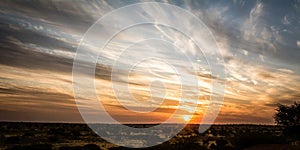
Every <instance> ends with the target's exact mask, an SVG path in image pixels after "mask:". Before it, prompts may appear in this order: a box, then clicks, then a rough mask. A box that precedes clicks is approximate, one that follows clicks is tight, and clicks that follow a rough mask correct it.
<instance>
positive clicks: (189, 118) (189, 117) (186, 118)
mask: <svg viewBox="0 0 300 150" xmlns="http://www.w3.org/2000/svg"><path fill="white" fill-rule="evenodd" d="M183 120H184V121H185V122H188V121H190V120H191V116H190V115H185V116H183Z"/></svg>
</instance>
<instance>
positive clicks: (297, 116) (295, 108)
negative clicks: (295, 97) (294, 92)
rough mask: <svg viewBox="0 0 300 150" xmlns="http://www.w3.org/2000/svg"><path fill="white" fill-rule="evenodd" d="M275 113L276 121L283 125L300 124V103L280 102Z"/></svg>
mask: <svg viewBox="0 0 300 150" xmlns="http://www.w3.org/2000/svg"><path fill="white" fill-rule="evenodd" d="M275 110H276V111H277V112H276V113H275V115H274V119H275V123H277V124H278V125H283V126H290V127H291V126H299V125H300V103H297V102H295V103H294V104H293V105H291V106H288V105H282V104H278V105H277V108H276V109H275Z"/></svg>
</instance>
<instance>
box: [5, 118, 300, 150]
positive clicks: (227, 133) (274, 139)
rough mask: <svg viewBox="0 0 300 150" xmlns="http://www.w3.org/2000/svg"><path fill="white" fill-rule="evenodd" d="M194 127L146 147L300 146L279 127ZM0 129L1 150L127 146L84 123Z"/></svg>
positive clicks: (82, 149)
mask: <svg viewBox="0 0 300 150" xmlns="http://www.w3.org/2000/svg"><path fill="white" fill-rule="evenodd" d="M104 126H105V125H104ZM134 126H135V127H145V126H149V125H134ZM106 127H107V126H106ZM110 127H111V125H110ZM165 128H166V129H171V128H172V125H167V126H165ZM197 129H198V125H188V126H186V128H185V129H184V130H182V131H181V132H180V133H179V134H177V136H176V137H174V138H172V139H171V140H169V141H167V142H165V143H163V144H160V145H157V146H155V147H151V148H147V149H200V150H201V149H225V150H226V149H287V148H288V149H300V147H299V146H297V145H298V144H299V143H298V142H297V141H291V140H290V139H289V138H288V137H286V136H284V135H283V127H280V126H265V125H213V126H211V127H210V129H209V130H207V131H206V132H205V133H203V134H199V133H198V132H197ZM0 131H1V135H0V149H7V150H15V149H20V150H21V149H22V150H24V149H25V150H26V149H28V150H35V149H38V150H48V149H57V150H97V149H109V150H117V149H127V148H124V147H118V146H116V145H114V144H111V143H109V142H106V141H105V140H103V139H101V138H100V137H99V136H98V135H96V134H95V133H93V132H92V130H91V129H89V128H88V126H87V125H85V124H64V123H8V122H2V123H0ZM104 131H105V130H104ZM115 136H120V135H115ZM123 137H124V136H123ZM125 138H126V136H125ZM158 138H159V136H158Z"/></svg>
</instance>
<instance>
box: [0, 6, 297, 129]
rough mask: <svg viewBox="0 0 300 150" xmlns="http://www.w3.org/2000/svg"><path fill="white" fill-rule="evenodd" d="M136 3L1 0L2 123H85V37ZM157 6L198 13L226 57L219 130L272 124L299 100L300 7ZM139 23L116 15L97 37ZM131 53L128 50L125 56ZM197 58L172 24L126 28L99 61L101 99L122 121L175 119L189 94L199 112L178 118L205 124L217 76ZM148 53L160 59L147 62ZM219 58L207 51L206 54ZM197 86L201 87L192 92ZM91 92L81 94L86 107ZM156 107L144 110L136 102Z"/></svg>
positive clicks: (93, 48)
mask: <svg viewBox="0 0 300 150" xmlns="http://www.w3.org/2000/svg"><path fill="white" fill-rule="evenodd" d="M138 2H141V1H132V0H129V1H120V0H115V1H57V0H53V1H42V0H41V1H21V0H15V1H9V0H7V1H5V0H4V1H1V2H0V8H1V9H0V26H1V28H0V30H1V31H0V37H1V38H0V51H1V55H0V120H2V121H43V122H83V120H82V118H81V115H80V113H79V111H78V109H77V105H76V100H78V99H76V100H75V96H74V92H73V84H72V83H73V78H72V67H73V60H74V58H75V54H76V50H77V48H78V47H79V46H80V42H81V39H82V38H83V37H84V34H85V33H86V32H87V30H88V29H89V28H90V27H91V26H92V25H93V24H94V23H95V22H96V21H97V20H98V19H100V18H101V17H103V16H104V15H105V14H107V13H109V12H112V11H113V10H115V9H117V8H121V7H123V6H127V5H130V4H134V3H138ZM142 2H145V1H142ZM158 2H162V3H168V4H172V5H175V6H178V7H180V8H183V9H185V10H187V11H189V12H191V13H192V14H193V15H195V17H197V18H199V19H200V20H202V21H203V23H204V24H205V25H206V26H207V28H208V29H209V30H210V31H211V33H212V34H213V35H214V37H215V40H216V43H217V45H218V47H219V49H220V51H221V54H222V56H223V59H224V67H225V73H226V78H225V79H224V81H225V83H226V89H225V91H224V101H223V103H222V107H221V110H220V113H219V114H218V117H217V119H216V120H215V122H214V123H217V124H235V123H255V124H273V123H274V120H273V118H272V116H273V115H274V113H275V108H276V104H277V103H281V104H292V103H293V102H294V101H299V100H300V67H299V64H300V1H299V0H285V1H271V0H265V1H264V0H259V1H245V0H240V1H239V0H232V1H216V0H201V1H196V0H194V1H193V0H191V1H178V0H174V1H158ZM141 9H142V11H143V12H144V13H142V14H141V16H147V14H148V13H149V14H150V12H157V13H158V15H157V16H148V17H149V18H150V19H151V17H152V19H154V20H155V19H156V18H163V19H165V20H168V21H170V22H173V23H176V24H182V25H183V26H187V27H189V26H192V25H193V24H192V22H188V23H186V22H184V21H180V20H181V19H180V18H178V16H176V13H174V12H168V11H164V10H163V9H162V8H160V7H159V6H157V7H142V8H141ZM135 19H137V18H133V17H130V15H128V14H118V15H115V16H114V18H110V19H109V22H107V24H106V25H105V24H103V26H101V25H100V27H101V28H102V29H103V34H101V35H97V34H95V35H91V36H95V37H97V40H98V42H99V41H100V42H105V41H106V39H104V38H103V37H104V34H107V33H108V32H109V31H110V30H112V26H113V25H118V24H113V22H114V21H116V22H119V23H120V24H121V23H128V22H129V23H130V22H133V21H134V20H135ZM183 20H184V19H183ZM110 21H111V22H110ZM106 32H107V33H106ZM193 32H194V34H195V35H196V36H197V37H199V39H201V38H202V39H203V38H205V36H204V35H203V34H201V33H202V32H201V31H193ZM153 37H154V38H153ZM149 38H153V39H151V40H149ZM158 38H160V39H163V40H157V39H158ZM146 39H148V40H146ZM137 41H138V42H137ZM204 45H205V43H204ZM81 46H82V47H83V48H84V49H85V50H86V51H89V52H91V53H92V54H95V55H96V54H97V53H98V52H99V49H98V47H97V42H95V43H93V42H91V43H83V45H81ZM209 46H210V45H209V44H206V47H209ZM126 47H129V49H128V50H125V51H124V52H123V51H122V50H124V48H126ZM204 47H205V46H204ZM204 49H205V48H204ZM200 52H201V50H199V48H198V47H197V46H196V45H195V43H193V41H192V40H191V39H189V38H188V37H186V36H185V35H183V34H182V33H180V32H179V31H177V30H175V29H172V28H168V27H166V26H161V25H157V24H154V25H153V24H143V25H136V26H133V27H130V28H127V29H125V30H123V31H122V32H120V33H119V34H117V35H116V36H114V37H113V38H112V39H111V41H110V42H109V43H108V44H107V45H106V47H105V48H104V49H103V50H102V52H101V54H100V55H99V57H98V61H97V65H96V69H95V76H94V77H95V87H96V93H97V95H98V97H99V100H100V101H101V103H102V104H103V105H104V106H105V107H104V108H105V110H106V111H107V112H109V114H110V115H111V116H112V117H113V118H114V119H116V120H118V121H120V122H123V123H157V122H161V121H164V120H166V119H167V118H168V117H170V115H171V114H172V113H173V112H174V111H175V110H176V109H177V108H178V104H179V102H180V98H181V97H182V93H186V95H185V97H184V98H185V99H186V100H187V101H188V103H190V105H197V106H198V107H197V109H196V112H195V113H193V111H191V108H190V105H187V106H186V107H185V108H180V110H179V112H180V114H178V115H176V116H175V119H174V120H173V121H174V122H186V121H190V122H192V123H199V122H200V120H201V118H202V117H203V114H204V113H205V110H206V109H207V106H208V104H209V102H210V94H211V87H212V79H213V78H214V76H212V75H211V74H210V68H209V64H208V63H207V62H205V61H203V60H205V57H204V56H203V54H202V53H200ZM146 56H147V57H152V58H155V59H143V58H146ZM185 56H188V57H185ZM212 56H213V55H211V54H209V52H208V54H207V57H212ZM156 58H159V59H156ZM187 58H190V59H191V60H189V59H187ZM82 61H83V62H84V61H87V62H88V60H82ZM133 66H134V67H133ZM132 67H133V68H132ZM178 74H180V75H181V76H184V77H185V79H183V80H182V79H181V78H179V76H178ZM82 76H83V77H82V78H85V77H86V75H84V74H83V75H82ZM195 80H196V83H197V84H198V85H199V87H195V86H194V84H195V82H194V81H195ZM112 87H113V88H112ZM182 87H186V88H185V89H183V88H182ZM89 92H90V89H85V90H84V93H87V94H86V95H85V96H84V99H86V101H88V100H89V98H90V97H89V96H90V95H89V94H88V93H89ZM118 100H120V101H118ZM134 100H137V101H134ZM149 100H150V101H151V102H150V103H147V105H144V104H145V103H141V104H139V103H138V102H147V101H149ZM121 104H122V106H121ZM91 105H92V106H91ZM93 105H94V104H89V103H87V107H91V109H90V110H91V112H90V113H91V115H96V116H99V117H101V115H103V114H101V113H100V114H93V111H92V110H93V109H92V108H93ZM125 108H133V109H135V110H139V109H143V110H145V109H147V110H148V111H153V110H155V111H154V112H150V113H140V112H135V111H130V110H127V109H125ZM155 108H158V109H155ZM105 110H102V111H105ZM100 112H101V111H100ZM191 113H192V115H191Z"/></svg>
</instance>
